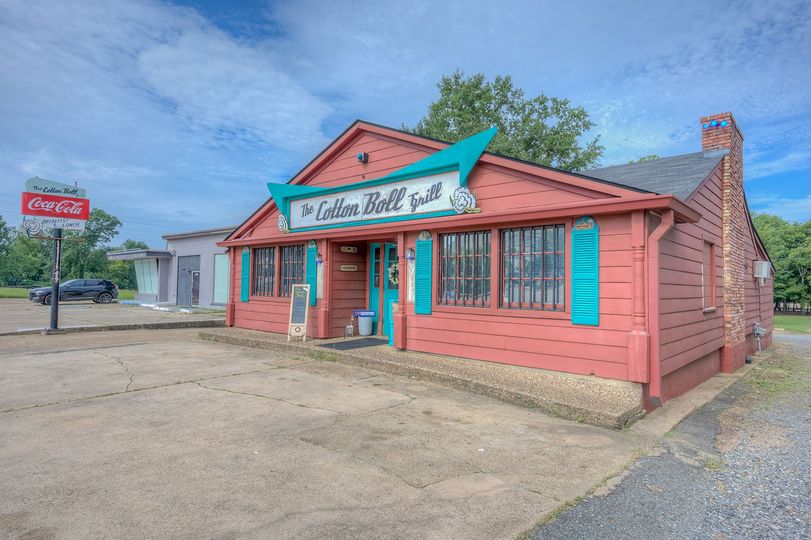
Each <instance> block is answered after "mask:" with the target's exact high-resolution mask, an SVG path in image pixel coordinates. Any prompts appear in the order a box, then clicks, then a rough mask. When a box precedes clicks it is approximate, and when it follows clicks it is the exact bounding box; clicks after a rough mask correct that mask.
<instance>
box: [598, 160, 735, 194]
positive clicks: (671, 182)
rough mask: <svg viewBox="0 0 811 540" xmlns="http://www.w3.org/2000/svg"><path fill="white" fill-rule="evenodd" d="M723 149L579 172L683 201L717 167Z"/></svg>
mask: <svg viewBox="0 0 811 540" xmlns="http://www.w3.org/2000/svg"><path fill="white" fill-rule="evenodd" d="M727 153H728V151H727V150H713V151H709V152H694V153H692V154H682V155H680V156H673V157H666V158H661V159H653V160H650V161H639V162H636V163H629V164H627V165H614V166H613V167H602V168H600V169H591V170H588V171H583V173H584V174H586V175H588V176H594V177H595V178H599V179H601V180H608V181H610V182H616V183H618V184H624V185H627V186H631V187H635V188H637V189H643V190H645V191H651V192H653V193H658V194H665V193H669V194H672V195H675V196H676V197H678V198H680V199H681V200H683V201H686V200H687V199H688V198H690V195H692V194H693V192H694V191H695V190H696V188H698V186H700V185H701V182H703V181H704V179H705V178H707V176H709V175H710V173H712V171H713V170H715V168H716V167H717V166H718V164H719V163H720V162H721V160H722V159H723V157H724V156H725V155H726V154H727Z"/></svg>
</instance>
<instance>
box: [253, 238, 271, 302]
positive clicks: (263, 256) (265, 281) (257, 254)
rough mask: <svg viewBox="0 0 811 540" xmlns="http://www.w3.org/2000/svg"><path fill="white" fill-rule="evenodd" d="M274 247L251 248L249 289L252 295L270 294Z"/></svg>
mask: <svg viewBox="0 0 811 540" xmlns="http://www.w3.org/2000/svg"><path fill="white" fill-rule="evenodd" d="M274 255H275V248H272V247H266V248H257V249H255V250H253V271H252V272H251V274H252V285H251V290H252V294H253V295H254V296H272V295H273V278H274V270H275V267H274V263H275V259H274Z"/></svg>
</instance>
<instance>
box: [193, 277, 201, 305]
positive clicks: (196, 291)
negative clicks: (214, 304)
mask: <svg viewBox="0 0 811 540" xmlns="http://www.w3.org/2000/svg"><path fill="white" fill-rule="evenodd" d="M191 303H192V305H193V306H196V305H198V304H199V303H200V272H199V271H194V272H192V273H191Z"/></svg>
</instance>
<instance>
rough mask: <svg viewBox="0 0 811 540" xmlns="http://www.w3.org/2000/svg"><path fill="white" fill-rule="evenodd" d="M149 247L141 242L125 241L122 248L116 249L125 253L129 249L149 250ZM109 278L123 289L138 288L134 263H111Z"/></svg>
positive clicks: (109, 265)
mask: <svg viewBox="0 0 811 540" xmlns="http://www.w3.org/2000/svg"><path fill="white" fill-rule="evenodd" d="M148 248H149V246H147V245H146V243H144V242H141V241H140V240H130V239H127V240H124V243H123V244H121V246H120V247H117V248H114V250H115V251H119V250H120V251H124V250H127V249H148ZM107 278H108V279H110V280H112V281H113V282H114V283H116V284H117V285H118V286H119V287H120V288H122V289H136V288H137V287H138V285H137V283H136V281H135V263H134V262H133V261H110V262H109V264H108V266H107Z"/></svg>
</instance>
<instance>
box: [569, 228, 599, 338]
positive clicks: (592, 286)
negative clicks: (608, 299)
mask: <svg viewBox="0 0 811 540" xmlns="http://www.w3.org/2000/svg"><path fill="white" fill-rule="evenodd" d="M572 323H574V324H588V325H593V326H597V325H599V324H600V229H599V227H598V226H597V222H596V221H595V220H594V218H592V217H581V218H578V219H577V220H576V221H575V224H574V228H573V229H572Z"/></svg>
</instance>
